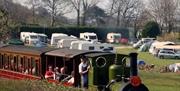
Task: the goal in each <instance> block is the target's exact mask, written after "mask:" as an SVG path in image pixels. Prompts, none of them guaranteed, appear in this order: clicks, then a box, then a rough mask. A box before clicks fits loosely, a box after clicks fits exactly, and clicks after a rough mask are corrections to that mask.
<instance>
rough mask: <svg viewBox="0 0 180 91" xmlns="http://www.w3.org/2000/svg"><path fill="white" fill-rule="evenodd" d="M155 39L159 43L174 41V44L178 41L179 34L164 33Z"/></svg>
mask: <svg viewBox="0 0 180 91" xmlns="http://www.w3.org/2000/svg"><path fill="white" fill-rule="evenodd" d="M157 39H158V40H160V41H174V42H176V41H180V33H174V32H171V33H165V34H162V35H161V36H158V37H157Z"/></svg>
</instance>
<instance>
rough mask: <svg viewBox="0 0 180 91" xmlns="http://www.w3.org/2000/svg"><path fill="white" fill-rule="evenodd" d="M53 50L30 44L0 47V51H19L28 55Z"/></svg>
mask: <svg viewBox="0 0 180 91" xmlns="http://www.w3.org/2000/svg"><path fill="white" fill-rule="evenodd" d="M52 50H55V48H47V47H31V46H22V45H8V46H4V47H1V48H0V51H4V52H11V53H21V54H28V55H38V56H40V55H41V54H43V53H45V52H48V51H52Z"/></svg>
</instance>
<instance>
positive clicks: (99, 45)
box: [70, 40, 115, 52]
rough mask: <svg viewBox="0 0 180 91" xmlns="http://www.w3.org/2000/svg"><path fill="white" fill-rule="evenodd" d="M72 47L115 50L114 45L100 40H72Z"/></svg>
mask: <svg viewBox="0 0 180 91" xmlns="http://www.w3.org/2000/svg"><path fill="white" fill-rule="evenodd" d="M70 49H78V50H95V51H107V52H115V49H114V47H113V45H111V44H107V43H100V42H89V41H83V40H79V41H72V42H71V46H70Z"/></svg>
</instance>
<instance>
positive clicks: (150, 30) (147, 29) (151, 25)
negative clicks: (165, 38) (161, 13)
mask: <svg viewBox="0 0 180 91" xmlns="http://www.w3.org/2000/svg"><path fill="white" fill-rule="evenodd" d="M159 34H160V28H159V24H158V23H157V22H154V21H149V22H148V23H147V24H146V25H145V26H144V29H143V31H142V37H154V38H155V37H156V36H158V35H159Z"/></svg>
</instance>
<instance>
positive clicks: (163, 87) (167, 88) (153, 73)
mask: <svg viewBox="0 0 180 91" xmlns="http://www.w3.org/2000/svg"><path fill="white" fill-rule="evenodd" d="M117 52H118V53H126V54H128V53H129V52H137V51H136V50H135V49H132V48H129V47H128V48H120V49H117ZM138 59H141V60H144V61H145V62H146V63H147V64H154V65H155V68H154V69H153V70H148V71H147V70H140V71H139V75H140V77H141V78H142V81H143V83H144V84H145V85H146V86H147V87H148V88H149V90H150V91H179V89H180V82H179V81H180V73H160V71H159V70H160V68H162V67H163V66H165V65H169V64H172V63H177V62H180V60H171V59H158V58H155V57H153V56H152V55H150V54H149V53H148V52H138ZM119 88H120V84H115V85H113V86H112V90H113V91H119ZM37 90H38V91H67V90H68V91H79V90H80V89H74V88H65V87H62V86H55V85H52V84H49V83H47V82H44V81H13V80H7V79H0V91H37ZM94 90H95V88H90V89H89V91H94Z"/></svg>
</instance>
